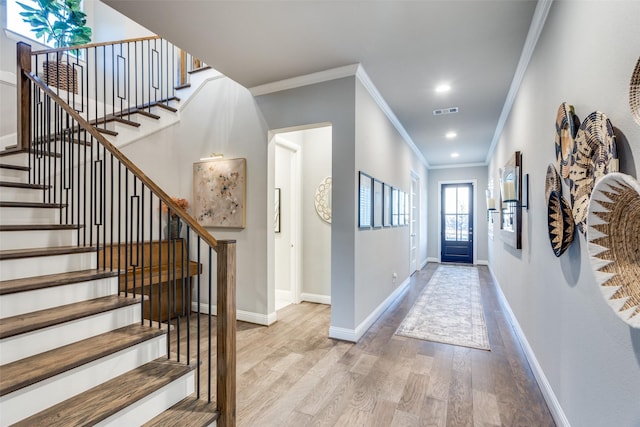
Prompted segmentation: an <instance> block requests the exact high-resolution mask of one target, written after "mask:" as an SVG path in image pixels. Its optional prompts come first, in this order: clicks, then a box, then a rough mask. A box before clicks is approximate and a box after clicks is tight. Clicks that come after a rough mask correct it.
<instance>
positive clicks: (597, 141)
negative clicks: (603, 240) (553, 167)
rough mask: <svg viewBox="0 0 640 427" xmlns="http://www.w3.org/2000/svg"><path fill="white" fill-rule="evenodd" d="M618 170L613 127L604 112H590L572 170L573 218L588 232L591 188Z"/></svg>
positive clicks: (581, 229) (582, 131) (576, 147)
mask: <svg viewBox="0 0 640 427" xmlns="http://www.w3.org/2000/svg"><path fill="white" fill-rule="evenodd" d="M617 171H618V152H617V150H616V139H615V135H614V133H613V126H612V125H611V122H610V121H609V119H608V118H607V116H606V115H605V114H604V113H601V112H599V111H596V112H593V113H591V114H589V116H588V117H587V118H586V119H584V121H583V122H582V124H581V125H580V129H578V133H577V135H576V140H575V145H574V149H573V160H572V163H571V171H570V175H569V178H570V185H571V206H572V209H573V219H574V220H575V222H576V226H577V227H578V229H579V230H580V231H581V232H582V233H586V232H587V228H586V223H587V209H588V207H589V198H590V197H591V190H592V189H593V186H594V185H595V184H596V182H597V181H598V180H599V179H600V178H602V177H603V176H604V175H606V174H608V173H609V172H617Z"/></svg>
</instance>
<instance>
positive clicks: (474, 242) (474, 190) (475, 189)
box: [438, 179, 478, 265]
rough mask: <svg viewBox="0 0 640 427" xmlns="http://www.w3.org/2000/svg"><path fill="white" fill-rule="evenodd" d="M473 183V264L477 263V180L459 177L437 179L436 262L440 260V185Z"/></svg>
mask: <svg viewBox="0 0 640 427" xmlns="http://www.w3.org/2000/svg"><path fill="white" fill-rule="evenodd" d="M469 183H471V184H473V233H474V234H473V265H477V264H478V239H476V234H475V233H476V230H477V229H478V227H476V224H477V222H478V197H477V196H478V194H477V193H478V180H477V179H460V180H455V181H438V262H439V263H441V262H442V186H443V185H445V184H469Z"/></svg>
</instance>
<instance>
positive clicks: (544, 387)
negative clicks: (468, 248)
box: [487, 264, 571, 427]
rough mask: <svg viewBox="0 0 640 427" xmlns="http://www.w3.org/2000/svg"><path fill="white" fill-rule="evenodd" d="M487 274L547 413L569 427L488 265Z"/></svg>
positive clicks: (561, 425) (558, 422)
mask: <svg viewBox="0 0 640 427" xmlns="http://www.w3.org/2000/svg"><path fill="white" fill-rule="evenodd" d="M487 265H489V264H487ZM489 273H491V277H492V278H493V280H494V282H495V283H496V289H497V293H498V299H499V300H500V303H501V304H502V307H503V308H504V311H505V313H506V314H507V317H508V320H509V322H510V323H511V326H512V327H513V330H514V331H515V333H516V337H517V338H518V341H520V345H521V346H522V349H523V350H524V354H525V357H526V358H527V361H528V362H529V366H530V367H531V371H533V376H534V377H536V381H538V386H539V387H540V391H542V396H543V397H544V400H545V401H546V402H547V406H548V407H549V411H550V412H551V416H552V417H553V420H554V421H555V422H556V425H558V426H559V427H571V424H570V423H569V420H568V419H567V416H566V415H565V413H564V411H563V410H562V406H560V402H559V401H558V398H557V397H556V395H555V393H554V392H553V389H552V388H551V384H549V380H547V376H546V375H545V374H544V371H543V370H542V367H541V366H540V363H538V359H537V358H536V355H535V353H534V352H533V349H532V348H531V345H529V341H527V337H526V336H525V334H524V331H523V330H522V328H521V327H520V323H518V319H517V318H516V316H515V314H514V313H513V311H512V310H511V306H510V305H509V302H508V301H507V298H506V297H505V295H504V293H503V292H502V287H500V282H498V278H497V277H496V275H495V274H494V272H493V269H492V268H491V265H489Z"/></svg>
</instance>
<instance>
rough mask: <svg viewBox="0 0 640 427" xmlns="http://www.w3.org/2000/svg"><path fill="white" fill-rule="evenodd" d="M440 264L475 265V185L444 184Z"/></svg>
mask: <svg viewBox="0 0 640 427" xmlns="http://www.w3.org/2000/svg"><path fill="white" fill-rule="evenodd" d="M440 206H441V207H442V211H441V213H440V218H441V221H442V224H441V230H442V235H441V245H440V247H441V253H440V260H441V262H459V263H466V264H472V263H473V184H472V183H465V184H443V185H442V195H441V205H440Z"/></svg>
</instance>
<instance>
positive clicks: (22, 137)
mask: <svg viewBox="0 0 640 427" xmlns="http://www.w3.org/2000/svg"><path fill="white" fill-rule="evenodd" d="M17 55H18V57H17V61H16V63H17V68H18V69H17V72H16V79H17V81H16V83H17V84H16V86H17V92H18V93H17V95H18V96H17V99H18V129H17V137H18V141H17V142H18V147H19V148H20V149H23V150H27V149H28V148H29V124H30V121H29V114H30V112H31V108H30V102H29V79H28V78H27V77H26V75H25V73H31V46H30V45H28V44H26V43H23V42H19V43H18V44H17Z"/></svg>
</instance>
